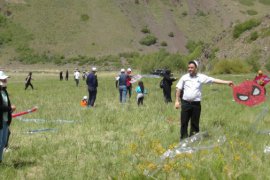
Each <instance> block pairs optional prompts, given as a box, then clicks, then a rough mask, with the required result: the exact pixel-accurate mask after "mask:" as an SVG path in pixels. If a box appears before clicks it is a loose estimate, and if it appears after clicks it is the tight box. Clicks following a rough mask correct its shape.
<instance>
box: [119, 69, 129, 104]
mask: <svg viewBox="0 0 270 180" xmlns="http://www.w3.org/2000/svg"><path fill="white" fill-rule="evenodd" d="M120 72H121V74H120V75H119V77H118V78H117V82H116V84H118V87H119V95H120V103H125V102H126V96H127V74H126V73H125V69H121V71H120ZM116 87H117V86H116Z"/></svg>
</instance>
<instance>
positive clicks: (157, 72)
mask: <svg viewBox="0 0 270 180" xmlns="http://www.w3.org/2000/svg"><path fill="white" fill-rule="evenodd" d="M165 71H166V69H155V70H153V71H152V72H151V74H154V75H159V76H163V75H164V74H165Z"/></svg>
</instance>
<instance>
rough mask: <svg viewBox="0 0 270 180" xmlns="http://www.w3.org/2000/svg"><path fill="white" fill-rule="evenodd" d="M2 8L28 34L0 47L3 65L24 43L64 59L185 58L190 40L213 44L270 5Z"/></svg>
mask: <svg viewBox="0 0 270 180" xmlns="http://www.w3.org/2000/svg"><path fill="white" fill-rule="evenodd" d="M0 6H1V12H2V13H3V14H5V15H6V16H7V18H8V19H9V20H10V21H12V22H13V23H14V24H16V26H17V27H18V28H16V29H19V28H21V29H22V30H21V31H24V32H25V35H22V36H24V37H20V38H17V39H16V40H13V42H12V43H6V44H5V45H3V46H2V47H1V52H2V53H1V54H0V60H1V61H3V60H4V59H13V58H14V57H16V56H17V53H18V51H17V49H21V46H22V44H23V49H28V48H30V49H32V50H33V51H34V52H36V53H38V54H46V55H47V56H51V55H59V56H62V57H64V58H69V57H77V56H78V55H82V56H104V55H110V54H112V55H113V54H118V53H123V52H141V53H149V52H155V51H158V50H159V49H161V48H165V49H166V50H167V51H169V52H172V53H175V52H180V53H183V54H186V53H187V49H186V47H185V46H186V43H187V42H188V41H196V42H197V41H203V42H205V43H212V39H213V38H214V37H216V36H217V35H218V34H220V33H221V32H223V31H224V30H227V29H228V28H230V27H232V26H234V25H235V24H237V23H238V22H242V21H244V20H247V19H249V18H251V17H253V18H260V17H263V16H265V15H266V14H267V13H268V12H269V8H270V1H269V0H259V1H257V0H200V1H196V0H76V1H74V0H58V1H55V0H44V1H36V0H8V1H7V0H5V1H4V2H3V1H2V2H1V4H0ZM251 12H252V13H251ZM144 27H147V28H148V29H149V31H150V34H153V35H154V36H155V37H156V38H157V43H156V44H154V45H151V46H145V45H141V44H140V43H139V42H140V40H141V39H142V38H143V37H145V36H146V34H144V33H142V32H141V31H142V29H143V28H144ZM0 30H1V29H0ZM16 33H18V32H15V33H14V32H13V34H16ZM170 33H171V34H173V36H172V37H170V36H169V34H170ZM18 34H19V33H18ZM25 37H28V38H25ZM22 39H23V40H22ZM18 44H19V45H18ZM162 44H163V45H162ZM164 44H165V45H164ZM18 47H19V48H18Z"/></svg>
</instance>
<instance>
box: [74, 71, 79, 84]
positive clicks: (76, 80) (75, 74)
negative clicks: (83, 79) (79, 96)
mask: <svg viewBox="0 0 270 180" xmlns="http://www.w3.org/2000/svg"><path fill="white" fill-rule="evenodd" d="M74 79H75V82H76V86H77V87H78V86H79V82H80V72H79V70H76V71H75V73H74Z"/></svg>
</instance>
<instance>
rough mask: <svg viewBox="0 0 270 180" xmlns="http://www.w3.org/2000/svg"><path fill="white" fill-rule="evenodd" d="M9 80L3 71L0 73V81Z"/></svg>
mask: <svg viewBox="0 0 270 180" xmlns="http://www.w3.org/2000/svg"><path fill="white" fill-rule="evenodd" d="M7 78H9V76H7V75H6V74H5V73H4V72H3V71H0V79H1V80H3V79H7Z"/></svg>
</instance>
